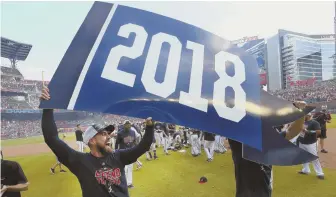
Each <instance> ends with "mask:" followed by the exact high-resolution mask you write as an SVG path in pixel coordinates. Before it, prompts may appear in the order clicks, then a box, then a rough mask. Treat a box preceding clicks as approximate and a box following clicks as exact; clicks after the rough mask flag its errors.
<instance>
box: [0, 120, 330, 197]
mask: <svg viewBox="0 0 336 197" xmlns="http://www.w3.org/2000/svg"><path fill="white" fill-rule="evenodd" d="M335 119H336V115H333V120H334V121H333V123H331V124H328V139H327V140H326V145H325V146H326V149H327V150H328V151H329V153H328V154H321V153H320V155H319V156H320V160H321V163H322V166H323V170H324V173H325V177H326V179H325V180H319V179H317V178H316V176H315V174H314V170H313V168H312V166H311V171H312V174H311V175H308V176H305V175H299V174H298V173H297V172H298V171H299V170H300V169H301V166H290V167H275V168H274V194H273V196H274V197H317V196H318V197H335V196H336V192H335V190H334V187H335V183H336V145H335V142H336V121H335ZM74 140H75V137H74V134H73V133H71V134H68V136H67V142H68V143H69V145H70V146H72V147H74V148H75V147H76V144H75V141H74ZM1 147H2V150H3V154H4V157H5V158H6V159H9V160H15V161H18V162H19V163H20V164H21V165H22V168H23V170H24V172H25V174H26V176H27V178H28V180H29V182H30V186H29V190H28V191H26V192H22V196H23V197H46V196H47V197H80V196H81V190H80V187H79V184H78V182H77V179H76V177H75V176H73V175H72V174H71V173H70V172H66V173H59V170H58V169H57V170H56V174H54V175H52V174H51V173H50V171H49V169H50V167H51V166H52V165H54V163H55V156H54V155H53V154H52V152H51V151H50V149H49V148H48V147H47V146H46V145H45V144H44V143H43V138H42V137H41V136H39V137H32V138H27V139H16V140H4V141H1ZM158 153H159V154H158V156H159V159H158V160H156V161H146V159H145V157H144V156H143V157H142V158H141V159H140V161H142V163H143V167H142V168H141V169H140V170H138V171H137V170H135V169H134V173H133V179H134V181H133V182H134V186H135V188H133V189H131V190H130V193H131V196H134V197H166V196H167V197H168V196H169V197H214V196H216V197H217V196H220V197H233V196H234V193H235V182H234V171H233V163H232V159H231V153H230V151H228V152H227V153H225V154H223V155H220V154H216V155H215V159H214V161H213V162H211V163H208V162H206V161H205V160H206V157H205V155H204V154H202V155H201V157H198V158H194V157H192V156H191V154H190V149H186V152H185V153H180V152H172V154H171V155H169V156H165V155H163V150H162V149H158ZM201 176H206V177H207V178H208V183H206V184H199V183H198V180H199V178H200V177H201Z"/></svg>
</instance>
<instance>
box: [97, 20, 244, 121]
mask: <svg viewBox="0 0 336 197" xmlns="http://www.w3.org/2000/svg"><path fill="white" fill-rule="evenodd" d="M131 33H135V35H136V36H135V39H134V43H133V45H132V46H131V47H127V46H124V45H118V46H116V47H113V48H112V49H111V51H110V53H109V56H108V58H107V61H106V63H105V66H104V68H103V72H102V75H101V77H103V78H105V79H108V80H111V81H114V82H117V83H120V84H123V85H126V86H129V87H133V86H134V82H135V79H136V75H135V74H132V73H128V72H125V71H122V70H119V69H118V65H119V63H120V60H121V58H122V57H128V58H131V59H136V58H138V57H140V56H141V55H143V51H144V48H145V46H146V43H147V41H148V33H147V31H146V29H145V28H144V27H142V26H139V25H135V24H131V23H129V24H125V25H122V26H121V27H120V29H119V32H118V36H120V37H124V38H129V36H130V34H131ZM164 43H167V44H169V45H170V51H169V56H168V62H167V67H166V69H167V71H169V72H166V74H165V77H164V81H163V82H162V83H158V82H157V81H156V80H155V73H156V70H157V66H158V62H159V57H160V53H161V48H162V45H163V44H164ZM186 48H187V49H189V50H191V51H192V54H193V57H192V65H191V73H190V83H189V92H184V91H180V96H179V103H180V104H182V105H185V106H188V107H191V108H194V109H197V110H200V111H203V112H207V111H208V105H209V101H208V99H205V98H202V97H201V94H202V92H201V90H202V76H203V66H204V45H202V44H199V43H195V42H192V41H189V40H188V41H187V43H186ZM181 53H182V44H181V42H180V40H179V39H178V38H177V37H176V36H173V35H169V34H166V33H163V32H160V33H157V34H155V35H153V36H152V37H151V40H150V45H149V50H148V53H147V58H146V61H145V64H144V69H143V72H142V76H141V82H142V83H143V85H144V87H145V89H146V91H147V92H148V93H151V94H154V95H156V96H159V97H162V98H168V97H169V96H170V95H171V94H172V93H174V92H175V91H176V84H177V78H178V74H179V67H180V60H181ZM227 61H229V62H232V63H233V65H234V69H235V75H234V76H229V75H228V74H227V73H226V68H225V64H226V62H227ZM215 71H216V73H217V74H218V76H219V79H218V80H217V81H216V82H215V83H214V84H213V88H214V89H213V98H212V102H213V106H214V108H215V110H216V112H217V114H218V116H220V117H221V118H225V119H227V120H231V121H234V122H239V121H240V120H242V119H243V118H244V117H245V116H246V108H245V106H246V93H245V91H244V89H243V88H242V86H241V85H242V83H243V82H244V81H245V80H246V76H245V65H244V63H243V61H242V60H241V59H240V58H239V56H237V55H234V54H231V53H228V52H225V51H220V52H218V53H217V54H215ZM226 87H231V88H232V89H233V90H234V93H235V105H234V107H232V108H231V107H228V106H227V105H226V103H225V89H226ZM210 102H211V101H210Z"/></svg>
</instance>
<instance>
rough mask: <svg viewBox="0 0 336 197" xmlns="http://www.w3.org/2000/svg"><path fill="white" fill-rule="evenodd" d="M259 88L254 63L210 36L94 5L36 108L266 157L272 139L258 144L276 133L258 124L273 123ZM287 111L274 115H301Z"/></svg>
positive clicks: (173, 22) (172, 22) (125, 9)
mask: <svg viewBox="0 0 336 197" xmlns="http://www.w3.org/2000/svg"><path fill="white" fill-rule="evenodd" d="M259 83H260V82H259V69H258V65H257V61H256V59H254V58H253V57H252V56H251V55H249V54H247V53H246V52H245V51H244V50H243V49H240V48H238V47H236V46H233V45H230V42H229V41H227V40H225V39H223V38H221V37H218V36H217V35H215V34H213V33H210V32H208V31H205V30H203V29H201V28H199V27H196V26H193V25H191V24H187V23H184V22H182V21H178V20H175V19H172V18H169V17H165V16H162V15H159V14H155V13H152V12H148V11H144V10H139V9H135V8H131V7H126V6H121V5H116V4H110V3H102V2H95V3H94V5H93V7H92V8H91V10H90V12H89V13H88V15H87V17H86V18H85V20H84V22H83V24H82V26H81V27H80V29H79V30H78V32H77V34H76V36H75V37H74V39H73V41H72V43H71V45H70V46H69V48H68V50H67V52H66V54H65V55H64V57H63V59H62V61H61V63H60V65H59V67H58V68H57V71H56V73H55V75H54V76H53V78H52V80H51V82H50V83H49V89H50V95H51V98H52V99H51V100H50V101H44V102H42V103H41V105H40V107H41V108H57V109H70V110H78V111H92V112H102V113H110V114H117V115H125V116H132V117H138V118H147V117H153V119H154V120H157V121H162V122H167V123H174V124H178V125H183V126H187V127H190V128H197V129H200V130H203V131H208V132H212V133H216V134H219V135H221V136H226V137H228V138H231V139H234V140H237V141H240V142H242V143H243V144H245V145H247V146H249V147H251V148H254V149H256V150H258V151H261V150H263V151H266V152H267V150H265V149H263V145H264V144H265V143H264V140H278V138H275V139H263V137H264V134H263V132H275V131H274V130H273V129H271V130H267V131H266V130H263V128H268V127H264V124H266V125H272V124H273V123H275V122H279V121H272V120H273V119H272V115H274V114H277V112H275V111H272V109H271V108H272V105H270V106H267V107H265V106H263V103H262V102H261V99H262V98H261V96H263V92H261V89H260V85H259ZM271 100H272V99H271ZM286 105H287V106H279V107H280V109H279V110H280V112H281V110H282V109H281V107H283V108H284V109H287V110H288V109H289V110H290V111H291V112H292V113H291V114H289V115H288V116H287V118H286V117H282V119H283V120H284V121H287V120H289V119H290V121H294V120H295V119H297V118H299V117H300V116H301V117H302V116H303V115H304V113H303V112H299V110H297V109H296V108H294V107H293V106H290V107H288V106H289V105H291V104H290V103H289V102H287V103H286ZM268 117H270V118H268ZM274 117H276V116H274ZM263 121H264V122H263ZM280 122H281V121H280ZM281 140H284V139H281ZM282 146H287V145H286V144H282ZM278 148H279V147H278ZM280 148H281V147H280ZM295 148H296V147H294V149H295ZM262 162H263V161H261V163H262Z"/></svg>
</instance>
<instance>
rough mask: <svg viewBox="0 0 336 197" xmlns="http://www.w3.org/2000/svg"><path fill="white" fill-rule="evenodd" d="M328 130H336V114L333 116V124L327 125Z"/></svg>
mask: <svg viewBox="0 0 336 197" xmlns="http://www.w3.org/2000/svg"><path fill="white" fill-rule="evenodd" d="M327 128H329V129H335V128H336V114H331V123H327Z"/></svg>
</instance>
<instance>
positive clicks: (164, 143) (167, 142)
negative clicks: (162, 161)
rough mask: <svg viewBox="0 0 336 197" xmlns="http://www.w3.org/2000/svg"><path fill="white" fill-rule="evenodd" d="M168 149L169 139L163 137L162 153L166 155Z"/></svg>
mask: <svg viewBox="0 0 336 197" xmlns="http://www.w3.org/2000/svg"><path fill="white" fill-rule="evenodd" d="M168 147H169V138H168V137H164V138H163V151H164V153H168Z"/></svg>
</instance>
